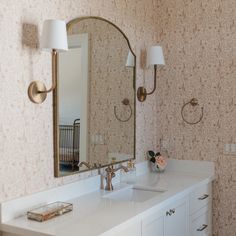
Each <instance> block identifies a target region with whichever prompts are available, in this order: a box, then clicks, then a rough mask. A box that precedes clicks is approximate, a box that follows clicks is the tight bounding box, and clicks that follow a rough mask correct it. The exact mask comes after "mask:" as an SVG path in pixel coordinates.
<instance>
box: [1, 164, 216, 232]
mask: <svg viewBox="0 0 236 236" xmlns="http://www.w3.org/2000/svg"><path fill="white" fill-rule="evenodd" d="M136 172H137V178H136V182H135V183H133V184H127V183H124V182H119V176H118V175H117V177H115V179H114V190H113V191H105V190H100V189H99V186H100V177H99V176H94V177H90V178H88V179H86V180H83V181H78V182H76V183H73V184H69V185H64V186H62V187H58V188H55V189H52V190H48V191H45V192H41V193H38V194H34V195H31V196H26V197H23V198H20V199H16V200H12V201H9V202H5V203H2V204H1V231H2V232H3V236H14V235H22V236H23V235H24V236H27V235H40V236H46V235H47V236H49V235H50V236H52V235H57V236H58V235H59V236H60V235H65V236H74V235H86V236H98V235H100V236H111V235H112V236H124V235H125V236H126V235H127V236H173V235H175V236H195V235H196V236H200V235H204V236H210V235H212V233H211V231H212V230H211V218H212V181H213V180H214V164H213V163H211V162H204V161H183V160H169V162H168V167H167V169H166V171H165V172H164V173H161V174H160V173H159V174H158V173H153V172H150V170H149V163H148V162H143V163H140V164H137V171H136ZM53 201H67V202H70V203H73V205H74V210H73V211H72V212H70V213H67V214H65V215H63V216H60V217H57V218H54V219H52V220H49V221H46V222H43V223H39V222H34V221H30V220H28V219H27V217H26V212H27V210H29V209H32V208H33V207H35V206H39V205H42V204H45V203H50V202H53Z"/></svg>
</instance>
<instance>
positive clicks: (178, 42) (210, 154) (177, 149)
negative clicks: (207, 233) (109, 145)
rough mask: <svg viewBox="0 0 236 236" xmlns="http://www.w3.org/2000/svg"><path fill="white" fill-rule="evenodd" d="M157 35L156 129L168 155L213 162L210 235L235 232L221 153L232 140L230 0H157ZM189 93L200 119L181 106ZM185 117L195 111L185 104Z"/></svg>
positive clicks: (231, 178)
mask: <svg viewBox="0 0 236 236" xmlns="http://www.w3.org/2000/svg"><path fill="white" fill-rule="evenodd" d="M157 4H158V6H157V18H158V23H157V27H156V30H157V35H158V41H159V42H161V44H162V45H163V47H164V54H165V57H166V66H165V68H164V70H163V71H162V72H161V78H160V79H159V80H158V87H159V89H158V92H157V93H155V95H156V106H157V109H158V111H157V117H158V119H157V125H158V128H157V135H158V138H160V137H163V142H168V153H169V156H171V157H174V158H178V159H193V160H209V161H214V162H215V164H216V181H215V183H214V190H213V191H214V201H213V209H214V210H213V214H214V216H213V225H214V235H215V236H235V235H236V197H235V196H236V158H235V156H228V155H224V153H223V149H224V144H225V143H236V122H235V117H236V96H235V91H236V80H235V79H236V2H235V0H227V1H224V0H208V1H205V0H198V1H190V0H168V1H166V0H158V1H157ZM192 97H196V98H198V99H199V103H200V106H204V117H203V121H202V122H201V123H200V124H197V125H195V126H190V125H188V124H186V123H184V122H183V120H182V119H181V114H180V109H181V106H182V105H183V103H184V102H187V101H188V100H190V99H191V98H192ZM190 112H192V114H191V115H190V116H189V119H192V120H193V119H197V118H198V117H199V113H200V110H199V108H198V109H196V110H195V111H194V110H193V109H192V108H191V107H188V108H186V109H185V113H190Z"/></svg>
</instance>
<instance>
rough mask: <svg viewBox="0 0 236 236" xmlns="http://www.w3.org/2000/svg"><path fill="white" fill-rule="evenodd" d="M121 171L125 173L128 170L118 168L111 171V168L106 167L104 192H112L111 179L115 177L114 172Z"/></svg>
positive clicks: (121, 167)
mask: <svg viewBox="0 0 236 236" xmlns="http://www.w3.org/2000/svg"><path fill="white" fill-rule="evenodd" d="M121 169H123V170H124V171H125V172H128V171H129V169H128V168H127V167H125V166H122V165H121V166H119V167H118V168H116V169H113V166H108V167H107V168H106V169H105V171H106V172H107V173H106V177H105V178H106V187H105V190H108V191H112V190H113V185H112V178H113V177H115V176H116V174H115V172H116V171H118V170H121Z"/></svg>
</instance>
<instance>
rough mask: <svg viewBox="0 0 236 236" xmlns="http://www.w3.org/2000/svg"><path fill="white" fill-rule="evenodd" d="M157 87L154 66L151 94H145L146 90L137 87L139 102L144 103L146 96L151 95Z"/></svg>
mask: <svg viewBox="0 0 236 236" xmlns="http://www.w3.org/2000/svg"><path fill="white" fill-rule="evenodd" d="M156 87H157V65H154V87H153V90H152V91H151V92H149V93H148V92H147V90H146V88H144V87H139V88H138V91H137V97H138V100H139V101H140V102H144V101H145V100H146V98H147V95H151V94H153V93H154V92H155V90H156Z"/></svg>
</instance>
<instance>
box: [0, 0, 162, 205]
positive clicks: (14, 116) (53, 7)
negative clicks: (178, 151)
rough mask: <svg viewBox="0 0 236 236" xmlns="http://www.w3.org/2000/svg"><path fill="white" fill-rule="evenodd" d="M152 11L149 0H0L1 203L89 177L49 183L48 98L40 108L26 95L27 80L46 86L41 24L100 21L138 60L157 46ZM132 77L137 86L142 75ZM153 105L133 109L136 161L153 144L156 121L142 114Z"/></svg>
mask: <svg viewBox="0 0 236 236" xmlns="http://www.w3.org/2000/svg"><path fill="white" fill-rule="evenodd" d="M155 9H156V1H154V0H147V1H145V2H144V1H137V0H129V1H127V0H99V1H97V0H42V1H38V2H37V4H35V0H20V1H17V0H9V1H5V0H0V32H1V37H0V52H1V53H0V101H1V102H0V111H1V114H0V202H1V201H5V200H9V199H12V198H16V197H19V196H23V195H27V194H31V193H34V192H38V191H42V190H45V189H49V188H52V187H55V186H59V185H62V184H65V183H69V182H72V181H76V180H78V179H81V178H85V177H87V176H88V175H91V174H94V173H90V172H88V173H82V174H79V175H74V176H69V177H63V178H54V174H53V132H52V95H51V94H50V95H49V96H48V98H47V100H46V101H45V102H44V103H43V104H41V105H35V104H33V103H31V102H30V101H29V99H28V96H27V88H28V85H29V83H30V82H31V81H33V80H41V81H44V82H45V83H46V84H47V85H48V87H49V86H50V83H51V65H50V62H51V56H50V54H49V53H47V52H41V51H40V50H39V49H38V37H37V36H38V34H39V32H41V30H42V24H43V21H44V20H45V19H48V18H59V19H65V20H66V21H69V20H71V19H73V18H76V17H79V16H85V15H95V16H102V17H104V18H107V19H108V20H110V21H112V22H114V23H115V24H117V25H118V27H120V28H121V29H122V30H123V31H124V32H125V33H126V34H127V36H128V38H129V39H130V42H131V45H132V46H133V49H134V51H136V52H137V56H138V57H139V54H140V51H141V49H144V48H145V46H146V45H145V43H147V42H149V43H150V44H153V43H154V42H156V33H155V30H156V24H155V15H156V11H155ZM138 64H139V59H138ZM137 74H138V78H139V79H138V84H139V85H141V84H143V74H144V73H143V71H142V70H141V69H139V68H138V70H137ZM154 103H155V98H154V97H152V98H151V99H150V100H149V101H148V102H147V103H145V104H139V105H138V115H137V123H138V124H140V125H138V127H137V131H138V132H139V135H138V137H137V159H138V160H143V157H144V153H145V151H146V150H147V149H149V148H154V147H155V144H156V140H155V133H156V129H155V128H154V127H156V120H157V117H156V116H152V117H150V116H149V115H147V114H148V113H150V112H151V113H156V106H153V105H152V104H154ZM149 111H150V112H149ZM147 134H148V135H147Z"/></svg>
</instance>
